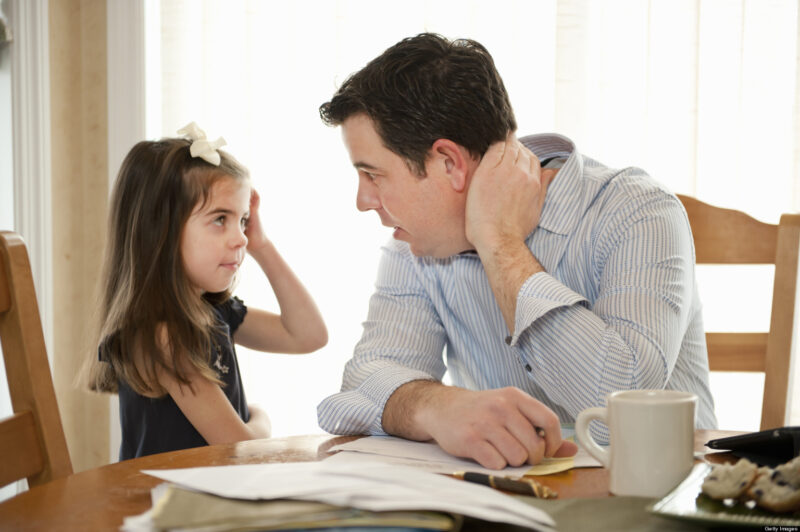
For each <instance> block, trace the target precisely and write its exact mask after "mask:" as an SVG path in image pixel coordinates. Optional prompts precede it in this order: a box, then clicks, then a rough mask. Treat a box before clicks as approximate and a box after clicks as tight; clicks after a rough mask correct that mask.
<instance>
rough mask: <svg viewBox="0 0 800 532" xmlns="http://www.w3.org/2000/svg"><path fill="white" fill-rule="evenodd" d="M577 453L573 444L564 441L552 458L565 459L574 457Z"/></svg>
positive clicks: (576, 448)
mask: <svg viewBox="0 0 800 532" xmlns="http://www.w3.org/2000/svg"><path fill="white" fill-rule="evenodd" d="M577 452H578V446H577V444H576V443H575V442H571V441H569V440H564V441H562V442H561V447H559V448H558V450H557V451H556V454H554V455H553V458H566V457H568V456H575V453H577Z"/></svg>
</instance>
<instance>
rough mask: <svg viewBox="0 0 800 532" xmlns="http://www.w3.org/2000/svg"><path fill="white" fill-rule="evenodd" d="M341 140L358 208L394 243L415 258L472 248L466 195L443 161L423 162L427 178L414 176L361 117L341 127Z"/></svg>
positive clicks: (439, 255) (447, 253)
mask: <svg viewBox="0 0 800 532" xmlns="http://www.w3.org/2000/svg"><path fill="white" fill-rule="evenodd" d="M342 138H343V140H344V144H345V147H346V148H347V151H348V152H349V154H350V160H351V161H352V162H353V166H355V168H356V170H358V194H357V196H356V206H357V207H358V210H360V211H369V210H374V211H375V212H377V213H378V216H379V217H380V219H381V223H382V224H383V225H385V226H386V227H393V228H394V234H393V236H394V238H396V239H397V240H402V241H404V242H407V243H408V245H409V247H410V248H411V252H412V253H413V254H414V255H416V256H430V257H437V258H444V257H449V256H450V255H455V254H456V253H460V252H462V251H465V250H468V249H472V246H471V245H470V244H469V242H468V241H467V239H466V236H465V234H464V205H465V197H466V194H465V193H463V192H462V193H458V192H456V191H455V190H454V189H453V187H452V184H451V181H450V180H449V179H448V176H447V173H446V171H445V162H443V161H441V160H440V159H438V158H436V157H434V158H433V160H431V159H429V160H428V161H427V162H426V165H425V170H426V176H425V177H419V176H417V175H415V174H414V173H413V172H412V171H411V170H410V169H409V167H408V166H407V165H406V162H405V160H404V159H403V158H402V157H400V156H399V155H397V154H396V153H394V152H392V151H391V150H389V149H388V148H386V146H384V145H383V142H382V141H381V138H380V136H379V135H378V133H377V131H376V130H375V126H374V125H373V122H372V119H370V118H369V117H368V116H367V115H365V114H363V113H360V114H356V115H353V116H351V117H350V118H348V119H347V120H345V121H344V123H343V124H342Z"/></svg>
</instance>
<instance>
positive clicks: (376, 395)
mask: <svg viewBox="0 0 800 532" xmlns="http://www.w3.org/2000/svg"><path fill="white" fill-rule="evenodd" d="M418 380H426V381H435V382H438V380H437V379H435V378H434V377H432V376H431V375H430V374H428V373H425V372H423V371H419V370H413V369H408V368H403V367H391V368H383V369H381V370H380V371H376V372H375V373H373V374H371V375H370V376H369V377H367V378H366V379H365V380H364V381H363V382H362V383H361V384H360V385H359V386H358V388H355V389H352V390H348V391H342V392H339V393H337V394H334V395H332V396H330V397H328V398H326V399H324V400H323V401H322V403H320V405H319V407H318V408H317V415H318V418H319V424H320V427H321V428H322V429H323V430H326V431H327V432H330V433H332V434H369V435H371V436H382V435H386V431H384V430H383V425H382V423H381V421H382V419H383V410H384V408H385V407H386V401H388V400H389V397H391V395H392V394H393V393H394V392H395V390H397V389H398V388H399V387H400V386H402V385H404V384H406V383H408V382H411V381H418Z"/></svg>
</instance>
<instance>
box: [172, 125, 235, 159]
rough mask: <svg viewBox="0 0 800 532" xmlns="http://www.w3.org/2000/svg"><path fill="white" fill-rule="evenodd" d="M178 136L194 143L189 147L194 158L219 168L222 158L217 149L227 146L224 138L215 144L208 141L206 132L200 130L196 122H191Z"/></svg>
mask: <svg viewBox="0 0 800 532" xmlns="http://www.w3.org/2000/svg"><path fill="white" fill-rule="evenodd" d="M178 135H183V136H184V137H186V138H188V139H189V140H191V141H192V145H191V146H190V147H189V153H191V154H192V157H201V158H202V159H204V160H205V161H206V162H208V163H211V164H213V165H214V166H219V161H220V157H219V152H217V149H219V148H221V147H223V146H225V145H226V144H227V142H225V139H224V138H222V137H220V138H218V139H217V140H215V141H214V142H211V141H209V140H208V139H206V132H205V131H203V130H202V129H200V127H199V126H198V125H197V124H196V123H195V122H190V123H189V124H187V125H186V126H184V127H182V128H181V129H179V130H178Z"/></svg>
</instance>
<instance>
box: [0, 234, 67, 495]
mask: <svg viewBox="0 0 800 532" xmlns="http://www.w3.org/2000/svg"><path fill="white" fill-rule="evenodd" d="M0 340H2V344H1V345H2V352H3V360H4V361H5V365H6V377H7V379H8V389H9V395H10V396H11V405H12V407H13V411H14V414H13V415H12V416H11V417H8V418H5V419H2V420H0V486H5V485H6V484H9V483H10V482H14V481H16V480H20V479H22V478H27V479H28V485H29V486H31V487H33V486H36V485H39V484H43V483H45V482H48V481H50V480H53V479H56V478H60V477H64V476H67V475H71V474H72V463H71V462H70V458H69V453H68V452H67V441H66V438H65V437H64V429H63V427H62V425H61V416H60V415H59V413H58V404H57V403H56V394H55V390H54V388H53V380H52V377H51V376H50V366H49V364H48V362H47V352H46V351H45V344H44V335H43V333H42V322H41V320H40V318H39V306H38V304H37V303H36V293H35V291H34V288H33V276H32V274H31V266H30V262H29V261H28V252H27V251H26V249H25V243H24V242H23V241H22V238H20V236H19V235H17V234H16V233H12V232H9V231H0Z"/></svg>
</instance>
